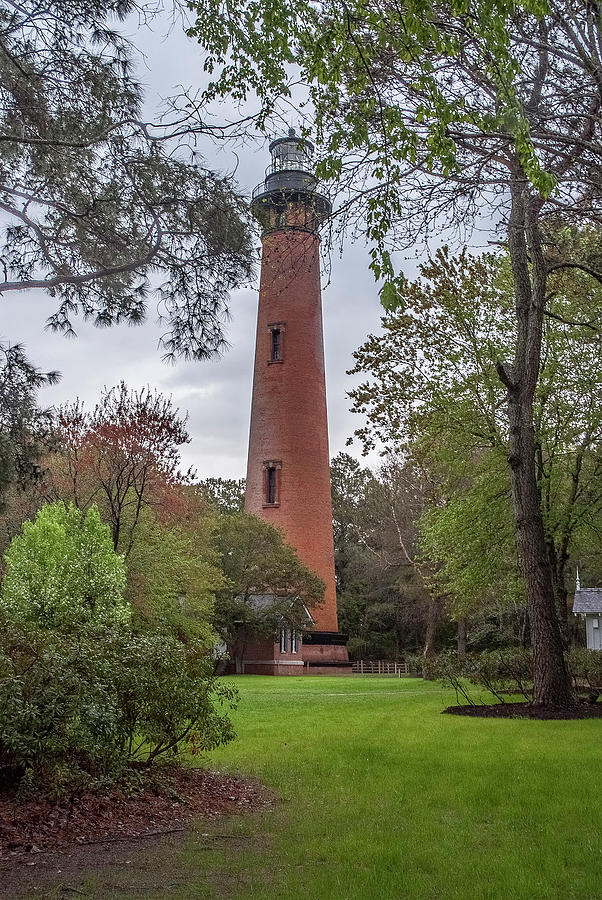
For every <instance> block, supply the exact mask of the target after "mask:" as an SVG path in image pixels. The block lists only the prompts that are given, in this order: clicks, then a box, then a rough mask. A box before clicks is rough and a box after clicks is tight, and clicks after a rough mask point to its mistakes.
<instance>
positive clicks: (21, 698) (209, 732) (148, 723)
mask: <svg viewBox="0 0 602 900" xmlns="http://www.w3.org/2000/svg"><path fill="white" fill-rule="evenodd" d="M208 665H209V664H208V662H207V660H206V659H205V658H203V657H202V656H201V653H200V652H196V648H195V647H194V646H191V647H188V648H185V647H183V645H182V644H181V643H180V642H179V641H177V640H176V639H175V638H172V637H169V636H165V635H139V634H136V633H134V632H133V631H132V630H131V629H129V628H127V627H126V628H121V629H117V628H107V627H97V628H86V629H80V630H79V631H75V632H71V633H70V634H68V635H66V634H61V633H58V632H49V631H42V630H40V629H36V630H34V629H31V628H29V629H27V630H25V629H24V628H22V627H20V626H15V625H13V624H11V623H5V624H4V627H2V628H1V629H0V780H4V781H6V780H9V781H12V782H18V783H20V784H21V785H22V786H35V787H37V788H44V789H46V790H50V791H51V792H53V793H55V794H60V793H63V792H64V791H65V790H67V789H71V790H73V789H77V788H81V787H84V786H86V787H90V786H93V785H94V784H98V783H102V782H103V781H104V780H106V779H114V778H116V777H119V776H121V775H123V774H124V772H125V771H126V770H127V769H128V767H129V766H130V765H131V764H132V763H133V762H134V761H137V762H138V763H146V764H150V763H151V762H153V761H154V760H156V759H157V758H158V757H160V756H162V755H164V754H166V753H170V754H175V753H177V752H179V751H181V750H183V749H187V750H189V751H191V752H193V753H198V752H202V751H206V750H210V749H212V748H213V747H216V746H218V745H219V744H221V743H225V742H227V741H229V740H231V739H232V737H233V731H232V726H231V724H230V721H229V719H228V718H227V716H226V715H225V714H224V713H222V712H220V711H219V710H218V708H217V707H218V706H220V705H223V704H224V703H230V704H232V702H233V692H232V691H231V690H228V689H226V688H224V687H223V686H221V685H219V684H218V683H217V682H216V681H215V680H214V679H213V677H212V676H211V675H210V674H209V672H208ZM2 776H3V779H2Z"/></svg>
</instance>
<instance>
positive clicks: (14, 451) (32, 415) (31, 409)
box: [0, 344, 59, 511]
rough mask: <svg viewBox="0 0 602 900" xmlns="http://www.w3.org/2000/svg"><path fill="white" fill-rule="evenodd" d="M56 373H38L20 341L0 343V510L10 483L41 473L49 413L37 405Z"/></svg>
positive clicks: (23, 481) (26, 480)
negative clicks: (39, 392)
mask: <svg viewBox="0 0 602 900" xmlns="http://www.w3.org/2000/svg"><path fill="white" fill-rule="evenodd" d="M58 378H59V376H58V373H57V372H40V370H39V369H36V368H35V366H33V365H32V363H31V362H30V361H29V360H28V359H27V356H26V355H25V349H24V347H23V345H22V344H13V345H12V346H11V345H10V344H0V511H3V508H4V506H5V494H6V491H7V490H8V488H9V487H10V486H11V485H17V486H19V487H20V488H23V487H25V485H26V484H28V483H29V482H31V481H32V480H35V479H36V478H38V477H39V475H40V473H41V467H40V456H41V454H42V453H43V452H44V450H47V449H48V446H49V442H50V437H51V432H52V414H51V413H50V411H49V410H42V409H40V408H39V407H38V406H37V402H36V395H37V392H38V390H39V388H40V387H42V386H43V385H45V384H55V383H56V382H57V381H58Z"/></svg>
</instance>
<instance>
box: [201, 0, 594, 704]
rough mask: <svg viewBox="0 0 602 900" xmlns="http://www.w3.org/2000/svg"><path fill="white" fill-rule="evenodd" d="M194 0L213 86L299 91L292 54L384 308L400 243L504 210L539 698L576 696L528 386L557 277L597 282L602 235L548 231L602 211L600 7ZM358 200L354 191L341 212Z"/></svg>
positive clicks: (503, 374) (522, 555)
mask: <svg viewBox="0 0 602 900" xmlns="http://www.w3.org/2000/svg"><path fill="white" fill-rule="evenodd" d="M196 6H197V9H198V10H199V14H200V15H199V19H198V21H197V23H196V26H195V28H193V29H192V30H191V33H192V34H193V35H194V36H196V37H197V38H198V39H199V40H200V41H201V42H202V43H203V45H204V46H206V47H208V48H209V51H210V58H209V60H208V67H209V69H210V70H211V71H213V70H214V69H215V68H219V69H220V70H221V71H219V73H218V76H217V78H216V80H215V83H214V84H213V85H212V87H211V89H210V93H211V94H213V95H215V94H218V93H219V92H220V91H222V90H224V89H230V88H232V87H235V89H236V90H237V91H238V93H239V95H241V94H243V95H244V93H245V90H246V89H248V88H249V87H251V88H254V89H255V90H256V92H257V93H258V95H259V96H260V98H261V100H262V111H263V112H267V111H269V109H270V108H273V105H274V103H275V101H276V99H277V98H278V97H281V96H283V95H288V96H290V86H289V81H290V67H289V64H290V63H291V62H296V63H298V64H299V65H300V68H301V78H302V80H304V81H306V82H307V83H308V84H309V85H310V98H311V102H312V104H313V107H314V108H315V110H316V119H317V125H318V134H319V136H320V138H321V139H322V143H323V145H324V147H325V157H324V159H323V161H322V163H321V164H320V165H319V167H318V170H317V174H318V175H319V176H325V177H337V178H339V179H343V181H344V183H346V185H347V187H348V188H349V190H350V191H351V193H352V195H353V197H355V198H357V199H358V201H359V204H360V206H361V207H363V211H364V212H365V215H366V232H367V234H368V237H369V239H370V240H371V242H372V244H373V260H372V268H373V270H374V273H375V275H376V276H377V277H378V278H382V279H383V281H384V285H383V288H382V291H381V299H382V302H383V304H384V305H385V306H389V307H394V306H396V305H397V304H398V303H399V296H400V289H402V287H403V278H402V277H396V276H395V272H394V268H393V262H392V259H391V255H390V248H391V244H394V243H397V245H399V244H401V245H404V246H412V245H414V244H415V242H416V239H417V238H418V237H419V236H420V235H421V234H422V235H424V234H425V232H426V233H428V232H430V231H432V230H433V229H436V230H437V232H439V230H440V228H441V226H442V225H444V224H446V223H448V224H452V225H454V226H455V227H458V226H464V225H467V224H468V225H470V224H471V223H472V222H474V219H475V217H476V216H477V215H478V214H479V213H481V212H482V211H483V210H484V209H486V210H487V214H488V216H489V217H491V219H492V220H493V221H496V222H500V227H501V229H502V230H503V231H504V232H505V239H506V243H507V247H508V253H509V257H510V261H511V269H512V282H513V292H514V319H513V323H514V328H515V335H516V337H515V343H514V354H513V357H512V359H510V360H509V359H500V360H497V361H496V368H497V373H498V377H499V379H500V381H501V383H502V384H503V386H504V388H505V391H506V402H507V403H508V408H509V441H508V465H509V474H510V484H511V495H512V506H513V512H514V527H515V531H516V536H517V545H518V554H519V562H520V567H521V573H522V577H523V579H524V582H525V590H526V598H527V604H528V607H529V616H530V621H531V628H532V640H533V646H534V651H535V652H534V658H535V675H534V677H535V692H534V700H535V703H537V704H542V705H545V704H551V705H558V706H570V705H572V704H573V702H574V696H573V693H572V690H571V686H570V679H569V676H568V672H567V670H566V666H565V663H564V657H563V653H562V640H561V634H560V628H559V625H558V619H557V615H556V609H555V602H554V585H553V577H552V571H551V567H550V562H549V558H548V553H547V549H546V539H545V530H544V524H543V518H542V513H541V502H540V501H541V496H540V492H539V488H538V481H537V461H536V448H535V446H534V435H533V428H534V398H535V394H536V389H537V383H538V376H539V371H540V364H541V343H542V334H543V322H544V317H545V310H546V306H547V302H548V298H549V291H548V287H547V282H548V278H549V276H550V274H551V273H552V272H556V271H559V270H562V269H566V268H567V267H570V268H575V267H576V268H579V269H580V270H581V271H583V272H584V273H587V274H588V275H589V276H591V277H593V278H595V279H597V280H600V279H601V278H602V275H601V273H602V266H601V265H600V254H599V251H598V247H597V246H596V247H594V248H590V249H591V250H592V251H593V252H591V253H585V254H584V253H583V252H582V251H583V247H582V246H578V245H573V246H569V245H565V246H564V247H563V253H562V254H561V255H560V256H559V255H557V254H556V252H555V251H556V248H555V247H554V246H550V243H549V242H548V241H547V240H546V235H545V228H544V225H545V222H546V220H549V219H550V218H555V219H557V220H558V219H559V220H560V221H561V222H562V223H563V224H567V225H574V224H576V223H577V224H583V223H584V222H590V223H599V222H600V219H601V216H602V189H601V188H600V183H599V177H598V173H599V170H600V164H601V162H602V140H601V135H600V123H601V120H600V108H601V106H602V86H601V83H600V78H599V67H600V56H599V47H600V42H601V38H602V21H601V20H600V16H599V11H598V9H597V7H596V6H592V5H591V4H589V3H586V2H583V0H578V2H577V3H572V2H571V3H569V2H566V0H565V2H563V0H548V2H547V3H545V4H541V3H534V2H530V0H526V2H523V3H521V4H520V5H518V6H517V5H515V4H509V3H506V2H505V0H497V2H496V3H493V4H492V3H485V2H481V0H472V2H471V3H470V4H469V5H464V6H462V7H451V8H446V9H445V10H444V11H443V13H441V10H440V9H439V7H434V8H431V7H427V6H425V4H424V3H423V2H422V0H405V2H404V4H403V5H400V4H399V3H397V2H393V0H391V2H389V0H386V2H384V3H383V2H371V0H368V2H366V0H347V2H346V3H345V5H344V8H343V12H342V14H341V9H340V5H339V4H338V3H335V2H334V0H327V2H325V3H321V4H319V5H318V4H313V3H311V2H310V0H306V2H299V3H295V4H289V3H287V2H286V0H281V2H276V3H271V4H270V5H269V7H267V8H266V7H264V6H263V4H261V3H258V2H257V0H238V2H237V0H197V3H196ZM233 6H235V7H236V16H234V15H232V13H233ZM208 11H210V12H211V13H212V18H211V20H210V21H208V19H207V17H206V16H207V12H208ZM253 17H256V19H255V18H253ZM251 19H253V26H252V27H250V20H251ZM224 34H225V35H226V36H225V37H224ZM283 35H284V39H283V38H282V36H283ZM287 67H289V68H287ZM352 199H353V198H352ZM352 208H353V204H352V203H351V201H349V202H348V203H347V204H343V206H342V212H343V214H345V213H346V214H347V215H350V214H351V213H350V210H351V209H352ZM355 208H356V210H357V205H356V207H355Z"/></svg>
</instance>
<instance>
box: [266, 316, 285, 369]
mask: <svg viewBox="0 0 602 900" xmlns="http://www.w3.org/2000/svg"><path fill="white" fill-rule="evenodd" d="M268 331H269V332H270V337H269V340H270V351H269V357H268V362H271V363H280V362H282V360H283V358H284V357H283V353H282V350H283V343H284V323H283V322H272V323H271V325H268Z"/></svg>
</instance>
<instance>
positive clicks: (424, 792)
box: [57, 677, 602, 900]
mask: <svg viewBox="0 0 602 900" xmlns="http://www.w3.org/2000/svg"><path fill="white" fill-rule="evenodd" d="M232 680H233V681H235V682H236V684H237V685H238V687H239V689H240V695H241V702H240V707H239V709H238V711H237V712H236V713H235V721H236V726H237V729H238V733H239V740H237V741H236V742H235V743H233V744H232V745H230V746H229V747H226V748H223V749H221V750H219V751H217V752H215V753H214V754H212V755H211V765H212V766H213V767H217V768H220V769H227V770H231V771H238V772H243V773H251V774H254V775H257V776H258V777H259V778H260V779H261V780H262V781H263V782H264V783H265V784H267V785H268V786H269V787H270V788H271V789H272V790H273V791H274V792H275V793H276V795H277V796H278V798H279V800H278V802H277V804H276V805H275V807H274V808H272V809H271V810H270V811H268V812H266V813H263V814H261V815H255V816H251V817H248V816H247V817H245V816H241V817H234V818H232V819H230V820H227V821H226V822H224V821H221V822H216V823H214V824H212V825H209V826H207V825H201V826H200V828H199V830H198V832H197V833H195V834H193V835H191V836H188V837H187V838H186V839H185V840H184V841H181V842H180V843H178V842H175V843H172V844H169V843H168V844H167V845H159V846H157V847H155V848H154V849H153V850H152V852H151V851H146V856H144V851H143V852H142V853H141V855H140V857H139V858H138V857H137V856H133V857H132V858H131V865H130V867H129V872H130V873H131V874H130V879H133V882H132V880H130V881H128V882H127V887H126V883H124V882H123V880H121V881H120V880H119V879H118V878H117V877H115V878H113V879H111V878H109V877H107V876H108V875H109V874H110V873H108V872H105V873H104V875H102V876H101V875H100V874H99V873H98V872H97V873H96V874H95V875H92V876H91V877H89V878H88V879H86V878H84V879H83V880H82V881H80V882H79V889H80V893H85V894H86V895H87V896H95V897H106V896H116V897H125V896H127V897H129V896H138V897H139V896H144V897H151V896H152V897H167V896H169V897H180V898H193V897H194V898H210V897H218V898H219V897H232V898H257V900H261V898H279V900H289V898H290V900H296V898H300V900H301V898H302V900H321V898H324V900H326V898H328V900H343V898H345V900H346V898H350V900H351V898H354V900H355V898H358V900H359V898H362V900H372V898H374V900H377V898H384V900H388V898H392V900H393V898H395V900H397V898H399V900H402V898H412V900H413V898H417V900H418V898H420V900H422V898H444V900H448V898H450V900H451V898H462V900H471V898H504V900H520V898H525V900H527V898H528V900H538V898H559V900H560V898H561V900H570V898H584V900H585V898H587V900H596V898H602V834H601V830H602V829H601V826H602V792H601V791H600V771H601V755H600V747H601V741H600V738H601V736H602V721H601V720H589V721H588V720H585V721H577V722H538V721H529V720H526V721H523V720H487V719H472V718H462V717H454V716H445V715H441V710H442V708H443V707H444V706H445V705H447V704H449V703H451V702H453V701H454V698H453V696H451V695H450V694H448V693H447V692H445V691H442V690H441V688H439V687H438V686H437V685H436V684H424V683H423V682H421V681H419V680H415V679H388V678H369V677H364V678H347V679H345V678H339V679H337V678H317V677H316V678H309V677H302V678H289V679H287V678H259V677H255V678H239V679H232ZM137 867H138V868H137ZM121 871H122V872H123V867H122V869H121ZM137 873H138V875H137ZM153 873H156V875H155V876H153ZM176 873H177V877H176ZM136 877H139V878H140V879H142V882H139V883H138V886H137V889H134V884H135V883H136ZM153 877H154V879H155V880H152V879H153ZM149 878H150V881H149ZM145 879H146V880H145ZM72 883H73V882H72ZM151 884H152V885H155V886H156V888H155V889H152V890H151V887H150V885H151ZM57 896H58V895H57ZM61 896H63V895H62V894H61Z"/></svg>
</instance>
